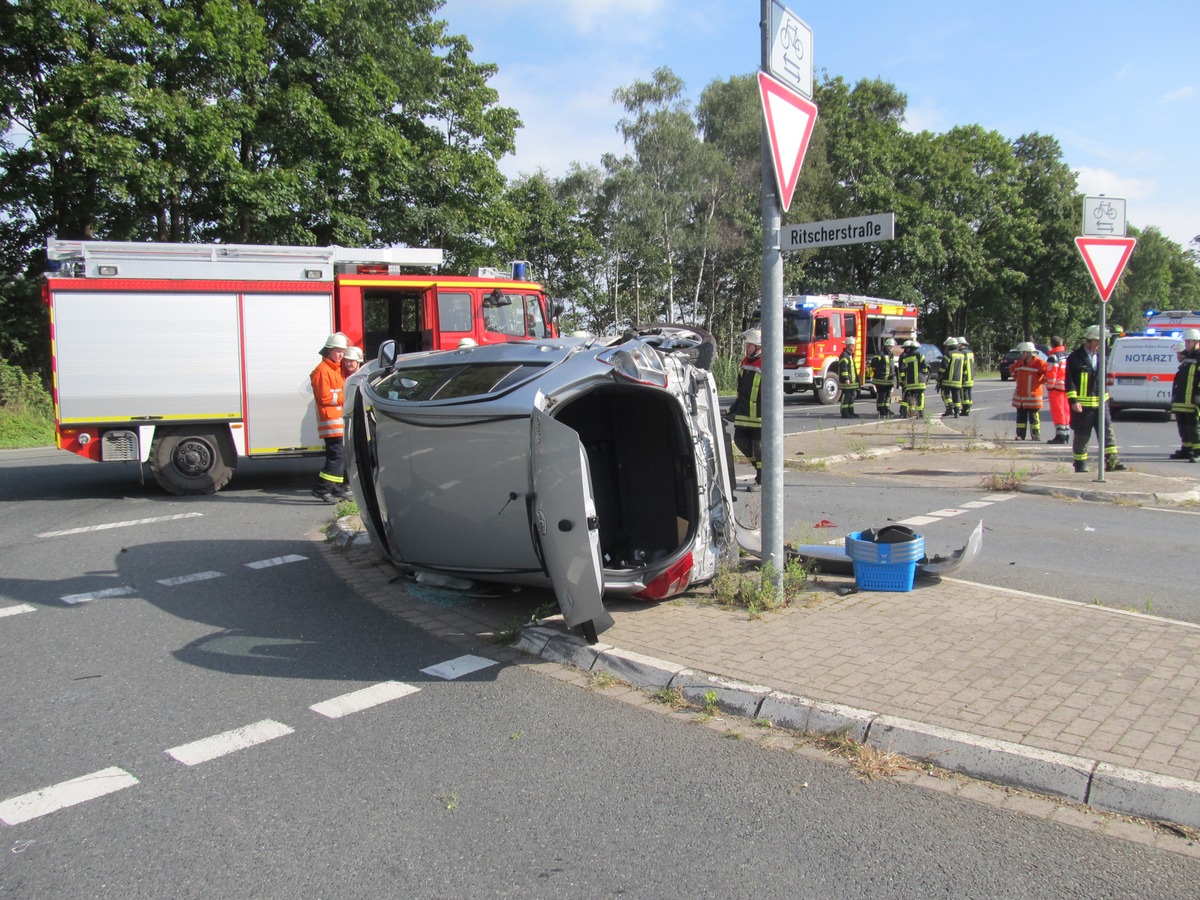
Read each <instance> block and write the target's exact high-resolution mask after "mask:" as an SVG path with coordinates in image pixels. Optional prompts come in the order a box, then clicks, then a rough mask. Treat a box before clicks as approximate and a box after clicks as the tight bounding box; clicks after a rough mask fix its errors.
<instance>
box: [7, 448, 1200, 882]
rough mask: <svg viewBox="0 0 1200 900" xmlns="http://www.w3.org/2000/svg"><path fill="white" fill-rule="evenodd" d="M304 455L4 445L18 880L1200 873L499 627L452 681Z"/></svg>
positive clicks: (997, 877) (13, 857)
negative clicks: (380, 583)
mask: <svg viewBox="0 0 1200 900" xmlns="http://www.w3.org/2000/svg"><path fill="white" fill-rule="evenodd" d="M312 470H313V466H312V464H311V463H283V464H279V463H272V464H260V465H257V466H256V465H253V464H251V465H246V466H244V467H243V468H242V469H241V470H240V471H239V473H238V475H237V478H236V479H235V481H234V483H233V485H231V486H230V488H229V489H227V490H226V491H223V492H222V493H221V494H219V495H216V496H213V497H208V498H192V499H188V500H179V499H176V498H170V497H167V496H165V495H162V494H160V493H158V491H157V488H155V487H154V486H152V485H146V486H144V487H143V486H140V485H138V484H137V482H136V481H133V480H131V479H130V478H129V473H128V471H126V470H123V469H122V468H121V467H116V468H109V467H104V466H95V465H91V464H86V463H82V462H78V461H76V460H73V459H72V458H70V457H68V456H66V455H60V454H57V453H48V454H44V455H40V456H38V455H33V457H32V458H30V457H29V455H22V454H0V485H2V486H0V573H2V574H0V674H2V676H3V679H4V684H5V695H6V702H5V703H4V704H3V705H2V706H0V758H2V759H3V760H4V764H3V765H2V766H0V819H3V821H4V824H3V825H0V828H3V834H2V837H3V839H4V848H3V849H4V850H5V852H3V853H2V854H0V894H3V895H5V896H13V897H48V896H55V897H57V896H88V897H122V898H129V897H161V896H173V897H229V896H266V897H275V896H289V897H294V896H327V897H367V896H371V897H377V896H420V897H425V896H447V897H449V896H454V897H461V896H467V897H474V896H484V895H487V896H522V897H542V896H545V897H550V896H562V895H563V894H567V893H571V894H576V895H588V896H593V895H614V894H628V895H632V896H638V897H678V896H721V897H731V896H756V897H757V896H768V897H771V896H777V897H794V896H797V895H803V896H821V895H830V896H842V897H881V896H883V897H888V896H895V897H918V896H919V897H926V896H954V897H1022V898H1025V897H1056V898H1057V897H1085V896H1086V897H1096V896H1172V895H1173V896H1187V895H1193V894H1195V893H1196V892H1197V890H1198V889H1200V872H1198V871H1197V870H1196V868H1195V866H1194V864H1193V863H1191V862H1189V861H1187V860H1185V859H1183V858H1180V857H1176V856H1173V855H1170V854H1166V853H1163V852H1158V851H1152V850H1148V849H1146V848H1143V847H1140V846H1138V845H1135V844H1132V843H1125V842H1119V841H1114V840H1112V839H1108V838H1099V837H1096V836H1093V835H1091V834H1089V833H1086V832H1082V831H1077V830H1074V829H1070V828H1065V827H1062V826H1056V825H1051V824H1048V823H1045V822H1042V821H1039V820H1031V819H1026V818H1023V817H1021V816H1019V815H1016V814H1012V813H1007V812H1001V811H997V810H995V809H992V808H990V807H984V806H979V805H975V804H972V803H970V802H966V801H963V800H959V799H954V798H948V797H945V796H942V795H939V794H934V793H930V792H926V791H922V790H920V789H918V788H914V787H910V786H906V785H901V784H895V783H890V782H883V783H863V782H860V781H858V780H856V779H855V778H853V777H852V776H851V775H850V774H849V773H848V772H847V771H846V770H845V769H843V768H841V767H838V766H834V765H832V764H829V763H826V762H824V761H822V760H818V759H813V758H810V757H807V756H804V755H800V754H789V753H784V752H780V751H771V750H767V749H764V748H762V747H759V746H757V745H755V744H753V743H751V742H744V741H743V742H739V741H732V740H728V739H727V738H725V737H724V736H722V735H721V734H720V733H718V732H716V731H714V730H712V729H708V728H697V727H695V726H692V725H688V724H684V723H682V722H680V721H678V720H676V719H674V718H670V717H667V716H663V715H656V714H653V713H649V712H646V711H644V710H641V709H638V708H636V707H633V706H629V705H627V704H623V703H619V702H615V701H613V700H611V699H608V698H606V697H604V696H603V695H600V694H597V693H593V692H590V691H587V690H584V689H582V688H579V687H576V686H573V685H569V684H564V683H561V682H559V681H558V680H556V679H553V678H548V677H546V676H545V675H543V674H540V673H539V672H538V671H537V670H536V669H535V668H532V667H525V666H520V665H511V664H509V665H504V664H489V660H488V652H489V648H488V647H486V646H485V647H475V648H471V649H470V651H469V653H470V655H471V656H472V657H476V658H475V659H473V660H471V661H470V662H471V664H473V665H476V666H479V668H476V669H474V670H473V671H467V672H466V673H465V674H459V675H457V677H442V676H446V675H450V676H453V675H455V672H453V671H445V670H440V669H438V668H437V667H439V666H444V665H445V664H447V663H452V662H458V663H459V664H460V665H464V667H465V668H470V666H469V665H466V664H465V663H464V661H463V659H462V658H463V656H464V655H465V654H466V653H467V651H465V650H464V648H463V646H462V645H460V644H456V643H450V642H447V641H444V640H441V639H439V638H436V637H434V636H432V635H430V634H428V633H426V632H424V631H421V630H417V629H414V628H412V627H409V626H407V625H405V624H404V623H402V622H400V621H398V620H397V619H395V618H393V617H390V616H388V615H386V614H385V613H384V612H381V611H380V610H379V609H377V608H376V607H375V606H373V605H371V604H370V603H368V602H367V601H366V600H364V599H362V598H360V597H358V596H357V595H355V594H353V593H352V592H350V591H349V590H347V589H346V588H345V586H344V585H342V584H341V583H340V582H339V581H338V580H337V579H336V578H335V577H334V576H333V574H332V572H331V571H330V570H329V569H328V567H327V566H325V565H324V563H323V562H322V561H321V558H320V556H319V554H318V553H316V552H315V548H314V546H313V544H312V543H311V541H310V540H309V539H308V538H307V536H306V535H307V534H308V533H309V532H310V530H311V529H312V528H314V527H315V526H317V525H319V524H321V523H322V522H323V521H325V520H326V519H327V518H328V515H329V509H328V507H325V506H322V505H318V504H316V503H315V502H314V501H312V500H311V498H309V497H308V496H307V490H308V487H309V486H310V483H311V478H312ZM917 511H920V510H916V509H914V510H911V511H910V512H917ZM23 608H27V609H25V611H21V610H22V609H23ZM439 672H440V674H439ZM364 692H365V693H364ZM85 798H90V799H85ZM68 800H73V801H75V802H74V803H73V805H67V801H68Z"/></svg>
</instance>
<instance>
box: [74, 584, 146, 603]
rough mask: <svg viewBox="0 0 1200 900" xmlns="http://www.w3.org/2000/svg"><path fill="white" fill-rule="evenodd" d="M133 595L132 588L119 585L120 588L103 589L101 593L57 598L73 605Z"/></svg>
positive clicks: (95, 592)
mask: <svg viewBox="0 0 1200 900" xmlns="http://www.w3.org/2000/svg"><path fill="white" fill-rule="evenodd" d="M132 593H133V588H131V587H126V586H125V585H121V587H115V588H105V589H104V590H102V591H88V592H87V593H86V594H67V595H66V596H65V597H59V598H58V599H59V600H61V601H62V602H63V603H69V604H71V605H74V604H76V603H89V602H91V601H92V600H104V599H106V598H108V597H124V596H126V595H128V594H132Z"/></svg>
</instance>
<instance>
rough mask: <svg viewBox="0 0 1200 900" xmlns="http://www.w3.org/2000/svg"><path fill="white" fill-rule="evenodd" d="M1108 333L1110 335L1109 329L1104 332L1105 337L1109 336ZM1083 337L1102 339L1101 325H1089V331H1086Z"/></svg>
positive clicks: (1095, 339) (1089, 339)
mask: <svg viewBox="0 0 1200 900" xmlns="http://www.w3.org/2000/svg"><path fill="white" fill-rule="evenodd" d="M1108 335H1109V332H1107V331H1106V332H1105V333H1104V336H1105V337H1108ZM1083 339H1084V340H1085V341H1098V340H1100V326H1099V325H1089V326H1088V327H1087V331H1085V332H1084V333H1083Z"/></svg>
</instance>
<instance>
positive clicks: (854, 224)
mask: <svg viewBox="0 0 1200 900" xmlns="http://www.w3.org/2000/svg"><path fill="white" fill-rule="evenodd" d="M895 232H896V216H895V214H894V213H877V214H875V215H870V216H855V217H854V218H849V219H828V220H826V221H824V222H805V223H802V224H799V225H787V226H784V227H783V228H781V229H780V232H779V242H780V249H782V250H809V249H815V248H816V247H836V246H838V245H841V244H865V243H868V242H870V241H890V240H891V239H892V238H893V237H894V236H895Z"/></svg>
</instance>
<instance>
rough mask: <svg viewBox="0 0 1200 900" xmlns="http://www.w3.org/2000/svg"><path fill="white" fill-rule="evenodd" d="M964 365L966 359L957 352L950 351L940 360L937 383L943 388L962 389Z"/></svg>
mask: <svg viewBox="0 0 1200 900" xmlns="http://www.w3.org/2000/svg"><path fill="white" fill-rule="evenodd" d="M966 364H967V358H966V357H965V356H964V355H963V354H961V353H959V352H958V351H957V350H951V351H950V352H949V353H947V354H946V358H945V359H943V360H942V368H941V377H939V378H938V383H939V384H941V385H942V386H943V387H951V388H956V387H962V384H963V368H964V367H965V366H966Z"/></svg>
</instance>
